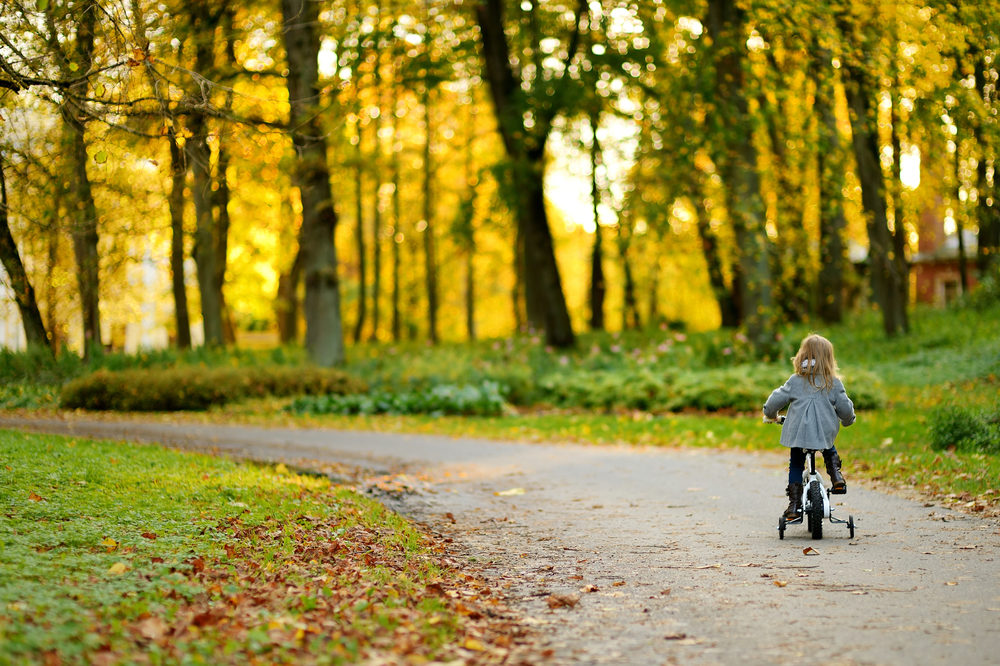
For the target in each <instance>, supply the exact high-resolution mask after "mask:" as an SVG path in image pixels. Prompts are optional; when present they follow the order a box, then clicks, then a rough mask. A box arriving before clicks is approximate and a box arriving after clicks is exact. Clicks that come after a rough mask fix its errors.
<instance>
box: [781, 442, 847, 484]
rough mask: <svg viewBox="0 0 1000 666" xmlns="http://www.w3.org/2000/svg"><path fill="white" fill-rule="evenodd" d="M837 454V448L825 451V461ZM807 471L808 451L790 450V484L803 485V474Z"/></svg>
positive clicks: (833, 447) (832, 447)
mask: <svg viewBox="0 0 1000 666" xmlns="http://www.w3.org/2000/svg"><path fill="white" fill-rule="evenodd" d="M836 452H837V447H835V446H831V447H830V448H828V449H825V450H824V451H823V460H824V461H829V460H830V456H832V455H833V454H835V453H836ZM805 469H806V450H805V449H790V453H789V457H788V484H789V485H791V484H793V483H802V473H803V472H804V471H805Z"/></svg>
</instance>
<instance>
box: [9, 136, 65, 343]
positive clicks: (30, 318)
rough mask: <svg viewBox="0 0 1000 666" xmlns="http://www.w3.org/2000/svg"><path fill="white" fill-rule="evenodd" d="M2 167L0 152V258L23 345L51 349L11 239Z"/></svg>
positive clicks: (32, 291)
mask: <svg viewBox="0 0 1000 666" xmlns="http://www.w3.org/2000/svg"><path fill="white" fill-rule="evenodd" d="M3 167H4V165H3V156H2V155H0V262H2V263H3V267H4V270H6V271H7V279H8V281H9V283H10V288H11V291H13V292H14V301H15V302H16V303H17V309H18V312H20V313H21V325H22V326H23V327H24V339H25V341H26V343H27V346H28V347H29V348H33V347H38V348H41V347H44V348H46V349H48V350H49V351H52V346H51V343H50V341H49V336H48V333H46V331H45V323H44V322H43V321H42V313H41V311H40V310H39V309H38V302H37V301H36V300H35V289H34V287H32V286H31V281H30V280H29V279H28V273H27V271H25V270H24V264H23V263H21V255H20V254H19V253H18V251H17V244H16V243H14V236H13V235H12V234H11V232H10V223H9V221H8V217H7V210H8V205H7V179H6V176H5V175H4V169H3Z"/></svg>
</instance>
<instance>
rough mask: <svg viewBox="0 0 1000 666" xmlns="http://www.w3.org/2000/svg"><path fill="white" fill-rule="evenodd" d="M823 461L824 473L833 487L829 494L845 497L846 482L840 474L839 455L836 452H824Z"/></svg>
mask: <svg viewBox="0 0 1000 666" xmlns="http://www.w3.org/2000/svg"><path fill="white" fill-rule="evenodd" d="M823 459H824V460H825V461H826V473H827V474H829V475H830V483H831V484H832V486H833V487H832V488H830V492H831V493H833V494H834V495H846V494H847V481H845V480H844V475H843V474H841V473H840V454H839V453H837V452H836V451H833V452H829V451H824V452H823Z"/></svg>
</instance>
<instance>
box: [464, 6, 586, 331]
mask: <svg viewBox="0 0 1000 666" xmlns="http://www.w3.org/2000/svg"><path fill="white" fill-rule="evenodd" d="M503 4H504V3H503V0H482V2H479V3H478V4H476V7H475V9H476V17H477V20H478V23H479V28H480V34H481V38H482V45H483V48H482V53H483V65H484V70H485V73H486V78H487V80H488V81H489V86H490V93H491V98H492V101H493V109H494V112H495V113H496V117H497V123H498V126H499V129H500V135H501V138H502V139H503V144H504V149H505V151H506V153H507V157H508V159H509V160H510V161H511V166H512V169H513V184H514V188H515V189H514V193H515V194H514V196H516V204H515V215H516V216H517V220H518V226H519V230H520V231H521V233H522V234H523V239H524V250H525V252H524V258H525V273H524V277H525V281H524V287H525V296H526V300H527V305H528V312H529V319H530V318H531V317H532V314H536V315H538V314H540V315H541V322H536V323H542V324H543V326H544V329H545V338H546V341H547V342H548V344H550V345H552V346H554V347H569V346H572V344H573V342H574V339H575V336H574V334H573V328H572V324H571V322H570V318H569V310H568V309H567V307H566V298H565V295H564V293H563V289H562V280H561V278H560V277H559V267H558V265H557V263H556V257H555V250H554V247H553V244H552V231H551V229H550V228H549V221H548V217H547V215H546V211H545V196H544V192H543V183H544V176H545V159H544V157H545V143H546V141H547V139H548V133H549V131H550V129H551V119H552V118H551V117H552V116H553V115H554V114H555V113H556V111H557V109H555V108H551V109H549V110H548V111H547V114H546V116H545V117H543V118H540V119H539V120H538V122H537V124H536V127H535V129H532V130H529V129H528V128H527V127H525V124H524V114H523V109H522V106H521V104H520V102H519V100H520V98H521V95H520V84H519V83H518V82H517V81H516V80H515V77H514V73H513V70H512V68H511V60H510V47H509V45H508V43H507V36H506V33H505V30H504V20H503ZM585 9H586V3H585V2H581V3H580V5H579V7H578V9H577V14H576V16H577V21H576V30H577V32H576V34H575V35H574V42H575V37H577V36H578V35H579V29H580V16H581V14H582V12H583V11H584V10H585ZM575 50H576V45H575V43H574V45H573V47H572V48H571V49H570V51H571V54H570V55H573V52H575ZM533 306H535V307H537V308H538V310H539V311H540V312H538V313H535V312H533V311H534V310H535V307H533Z"/></svg>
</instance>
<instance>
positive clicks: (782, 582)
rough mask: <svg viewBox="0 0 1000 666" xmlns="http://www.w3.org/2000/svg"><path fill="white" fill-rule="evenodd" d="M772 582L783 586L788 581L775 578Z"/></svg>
mask: <svg viewBox="0 0 1000 666" xmlns="http://www.w3.org/2000/svg"><path fill="white" fill-rule="evenodd" d="M774 584H775V585H777V586H778V587H785V586H786V585H788V582H787V581H784V580H776V581H774Z"/></svg>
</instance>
